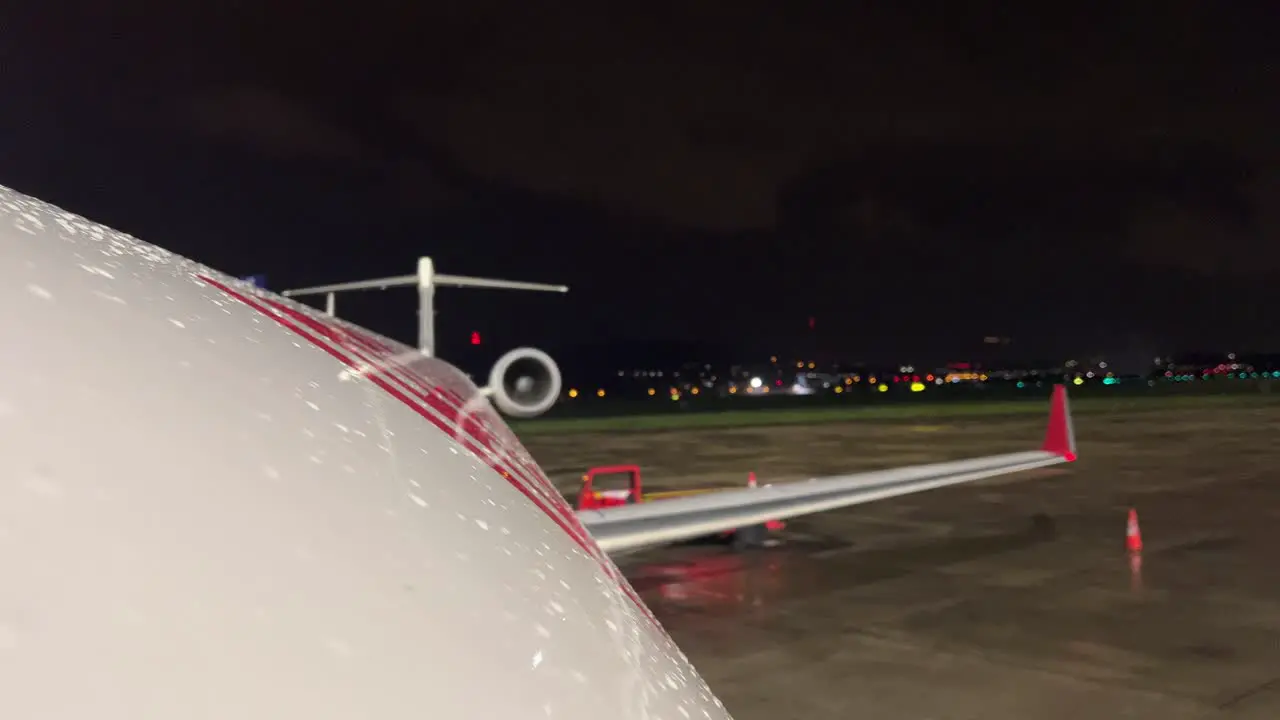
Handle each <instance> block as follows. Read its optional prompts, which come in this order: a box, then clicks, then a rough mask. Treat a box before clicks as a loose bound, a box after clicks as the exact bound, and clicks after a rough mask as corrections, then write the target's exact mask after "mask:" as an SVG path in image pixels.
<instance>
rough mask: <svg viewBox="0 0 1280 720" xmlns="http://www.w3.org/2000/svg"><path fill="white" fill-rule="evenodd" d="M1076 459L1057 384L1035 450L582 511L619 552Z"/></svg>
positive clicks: (596, 533)
mask: <svg viewBox="0 0 1280 720" xmlns="http://www.w3.org/2000/svg"><path fill="white" fill-rule="evenodd" d="M1075 459H1076V447H1075V433H1074V431H1073V428H1072V424H1071V413H1070V408H1069V407H1068V403H1067V393H1066V388H1065V387H1063V386H1061V385H1058V386H1056V387H1054V389H1053V398H1052V401H1051V405H1050V412H1049V427H1048V430H1047V431H1046V432H1045V439H1044V443H1043V445H1042V446H1041V447H1040V449H1038V450H1031V451H1027V452H1015V453H1008V454H1004V455H991V456H988V457H981V458H974V459H972V460H959V461H953V462H941V463H930V464H927V465H912V466H909V467H901V468H894V469H891V470H876V471H871V472H861V473H854V474H851V475H837V476H833V477H825V478H814V479H811V480H808V481H802V482H794V483H785V484H782V485H771V486H766V487H758V488H744V489H741V490H725V491H721V492H714V493H706V494H702V495H694V496H689V497H683V498H675V499H670V500H658V501H654V502H646V503H639V504H635V505H622V506H618V507H610V508H604V509H600V510H583V511H579V512H578V517H579V519H580V520H581V521H582V524H583V525H584V526H586V528H587V530H588V531H589V532H590V533H591V535H592V537H593V538H595V540H596V542H597V543H599V545H600V548H601V549H602V550H604V551H605V552H610V553H618V552H625V551H628V550H637V549H640V548H643V547H648V546H653V545H661V544H666V543H673V542H680V541H682V540H691V539H693V538H697V537H704V536H707V535H713V534H716V533H720V532H724V531H726V530H733V529H735V528H741V527H749V526H752V525H759V524H761V523H764V522H766V521H769V520H785V519H787V518H793V517H798V516H800V515H808V514H810V513H816V512H822V511H824V510H835V509H836V508H842V507H848V506H850V505H858V504H861V503H868V502H873V501H875V500H883V499H885V498H891V497H897V496H899V495H910V494H912V493H917V492H923V491H925V490H933V489H935V488H941V487H947V486H948V485H959V484H961V483H967V482H971V481H973V480H980V479H982V478H989V477H995V476H997V475H1007V474H1009V473H1015V472H1020V471H1023V470H1032V469H1035V468H1041V467H1046V466H1049V465H1056V464H1058V463H1064V462H1071V461H1073V460H1075Z"/></svg>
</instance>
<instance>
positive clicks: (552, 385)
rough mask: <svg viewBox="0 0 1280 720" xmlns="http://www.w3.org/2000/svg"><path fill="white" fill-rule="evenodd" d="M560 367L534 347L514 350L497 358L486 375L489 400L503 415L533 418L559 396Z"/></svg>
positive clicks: (553, 402)
mask: <svg viewBox="0 0 1280 720" xmlns="http://www.w3.org/2000/svg"><path fill="white" fill-rule="evenodd" d="M560 385H561V378H560V367H559V366H557V365H556V361H555V360H552V359H551V356H550V355H548V354H546V353H544V352H542V351H541V350H537V349H535V348H516V349H515V350H512V351H510V352H508V353H507V354H505V355H503V356H502V357H500V358H498V362H496V363H494V364H493V370H491V371H490V372H489V387H488V388H486V389H487V390H488V394H489V398H490V399H491V400H492V401H493V404H494V405H496V406H497V407H498V409H499V410H501V411H502V412H503V413H504V414H506V415H510V416H512V417H525V418H527V417H534V416H536V415H541V414H542V413H544V412H546V411H548V410H550V409H551V406H552V405H555V404H556V400H557V399H559V397H560Z"/></svg>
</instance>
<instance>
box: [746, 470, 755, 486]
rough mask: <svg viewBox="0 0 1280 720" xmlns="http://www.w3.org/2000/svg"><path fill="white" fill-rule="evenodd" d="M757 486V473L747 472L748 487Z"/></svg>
mask: <svg viewBox="0 0 1280 720" xmlns="http://www.w3.org/2000/svg"><path fill="white" fill-rule="evenodd" d="M755 486H756V474H755V473H754V472H749V473H747V487H749V488H753V487H755Z"/></svg>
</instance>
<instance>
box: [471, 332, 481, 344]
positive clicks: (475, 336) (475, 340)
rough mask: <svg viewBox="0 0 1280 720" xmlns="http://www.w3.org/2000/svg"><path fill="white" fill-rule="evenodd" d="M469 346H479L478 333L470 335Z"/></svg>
mask: <svg viewBox="0 0 1280 720" xmlns="http://www.w3.org/2000/svg"><path fill="white" fill-rule="evenodd" d="M471 344H472V345H479V344H480V333H478V332H473V333H471Z"/></svg>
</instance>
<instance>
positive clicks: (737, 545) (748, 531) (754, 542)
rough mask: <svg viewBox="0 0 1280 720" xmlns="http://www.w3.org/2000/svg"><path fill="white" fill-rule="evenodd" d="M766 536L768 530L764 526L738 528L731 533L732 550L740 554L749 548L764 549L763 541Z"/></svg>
mask: <svg viewBox="0 0 1280 720" xmlns="http://www.w3.org/2000/svg"><path fill="white" fill-rule="evenodd" d="M768 535H769V529H768V528H766V527H765V526H764V525H751V526H750V527H744V528H738V529H737V530H736V531H734V533H733V549H734V550H735V551H737V552H742V551H744V550H750V549H751V548H759V547H764V541H765V538H766V537H768Z"/></svg>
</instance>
